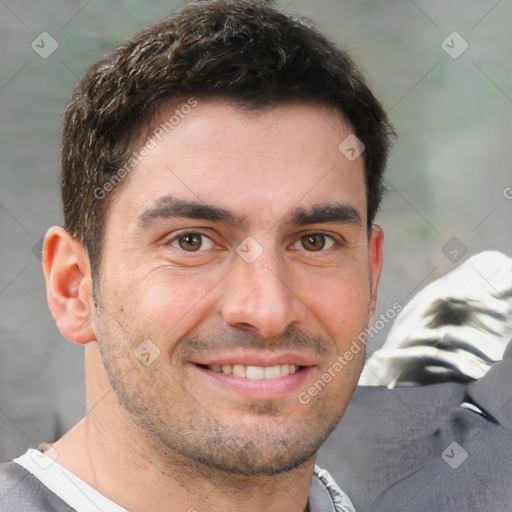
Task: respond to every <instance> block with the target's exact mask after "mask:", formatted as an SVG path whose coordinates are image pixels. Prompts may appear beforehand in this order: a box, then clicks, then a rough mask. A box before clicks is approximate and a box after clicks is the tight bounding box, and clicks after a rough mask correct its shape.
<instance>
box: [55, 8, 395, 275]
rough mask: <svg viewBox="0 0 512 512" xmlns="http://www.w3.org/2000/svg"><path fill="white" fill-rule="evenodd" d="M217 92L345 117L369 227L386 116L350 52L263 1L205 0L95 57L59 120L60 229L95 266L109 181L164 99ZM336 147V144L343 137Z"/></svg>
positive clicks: (384, 148)
mask: <svg viewBox="0 0 512 512" xmlns="http://www.w3.org/2000/svg"><path fill="white" fill-rule="evenodd" d="M191 97H192V98H201V99H209V98H212V99H214V98H223V99H228V100H230V101H233V102H236V103H237V104H240V105H241V106H244V107H247V108H263V107H272V106H274V105H275V106H277V105H279V104H283V103H286V102H292V101H301V102H308V103H318V104H323V105H326V106H329V107H331V108H334V109H336V110H337V111H339V112H341V113H342V114H343V116H344V118H345V119H346V120H347V121H348V122H349V123H350V124H351V126H352V128H353V130H354V133H355V135H356V136H357V137H358V138H359V139H360V140H361V141H362V142H363V144H364V145H365V151H364V161H365V175H366V189H367V201H368V225H369V226H371V225H372V224H373V221H374V217H375V214H376V212H377V210H378V209H379V205H380V202H381V197H382V175H383V172H384V168H385V165H386V160H387V156H388V151H389V147H390V145H391V144H390V140H391V136H392V134H393V133H394V132H393V129H392V127H391V125H390V124H389V121H388V119H387V116H386V113H385V112H384V110H383V108H382V107H381V105H380V103H379V102H378V100H377V99H376V98H375V97H374V95H373V94H372V92H371V91H370V89H369V88H368V87H367V85H366V83H365V80H364V78H363V76H362V75H361V73H360V72H359V70H358V69H357V67H356V66H355V64H354V63H353V61H352V60H351V59H350V57H349V56H348V55H347V54H346V53H345V52H343V51H341V50H340V49H338V48H337V47H336V46H335V45H334V44H333V43H332V42H331V41H329V40H328V39H327V38H325V37H324V36H323V35H322V34H321V33H320V32H319V31H318V30H317V29H316V28H314V27H313V26H312V24H311V23H310V22H308V21H305V20H304V19H300V18H296V17H293V16H290V15H287V14H284V13H282V12H280V11H278V10H277V9H276V8H275V7H273V6H272V5H271V3H270V2H263V1H261V0H260V1H254V0H253V1H250V0H211V1H204V2H195V3H191V4H189V5H186V6H185V7H183V8H182V9H181V10H180V11H178V12H177V13H176V14H175V15H174V16H172V17H170V18H168V19H166V20H164V21H163V22H161V23H158V24H155V25H153V26H151V27H149V28H147V29H146V30H144V31H142V32H141V33H140V34H138V35H136V36H135V37H133V38H132V39H130V40H129V41H127V42H126V43H124V44H123V45H121V46H120V47H118V48H116V49H115V50H113V51H112V52H111V53H109V54H107V55H106V56H105V57H103V58H102V59H101V60H100V61H98V62H97V63H96V64H94V65H93V66H92V67H91V68H90V69H89V70H88V71H87V73H86V74H85V75H84V77H83V78H82V79H81V81H80V82H79V83H78V85H77V87H76V88H75V90H74V92H73V95H72V97H71V100H70V103H69V105H68V107H67V110H66V113H65V117H64V127H63V144H62V198H63V208H64V220H65V226H66V228H67V229H68V231H69V232H70V233H71V234H72V235H73V236H74V237H75V238H77V239H78V240H80V241H81V242H82V244H83V245H84V246H85V248H86V249H87V252H88V254H89V258H90V261H91V266H92V270H93V274H95V271H97V270H98V267H99V263H100V249H101V245H102V240H103V234H104V225H105V216H106V212H107V209H108V205H109V202H110V201H111V200H112V198H113V197H114V195H115V193H114V191H113V190H112V192H109V193H108V194H102V197H98V192H97V191H98V190H103V191H105V190H106V189H108V190H110V189H111V188H112V187H107V188H106V189H105V188H104V187H106V183H107V182H108V181H109V180H112V177H113V176H115V175H116V173H118V172H119V169H122V168H123V166H124V165H126V162H127V160H128V159H129V158H130V155H131V154H132V153H133V151H134V149H136V148H135V147H134V146H135V145H136V144H139V145H140V137H141V132H143V131H144V127H148V125H149V123H151V121H152V120H154V118H155V116H156V115H157V113H158V111H159V109H161V108H162V106H163V105H166V104H168V103H172V102H180V101H183V100H184V99H185V100H186V98H191ZM340 142H341V141H340Z"/></svg>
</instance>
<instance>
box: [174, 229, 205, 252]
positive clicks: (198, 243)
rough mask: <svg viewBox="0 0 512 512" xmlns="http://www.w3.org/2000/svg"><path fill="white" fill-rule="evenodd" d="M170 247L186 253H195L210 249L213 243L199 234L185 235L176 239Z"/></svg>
mask: <svg viewBox="0 0 512 512" xmlns="http://www.w3.org/2000/svg"><path fill="white" fill-rule="evenodd" d="M171 245H172V246H173V247H178V248H179V249H183V250H184V251H188V252H195V251H199V250H201V249H202V250H204V249H210V248H211V247H212V246H213V242H212V241H211V240H210V239H209V238H208V237H206V236H204V235H202V234H201V233H185V234H184V235H181V236H179V237H177V238H176V239H175V240H174V241H173V242H172V243H171Z"/></svg>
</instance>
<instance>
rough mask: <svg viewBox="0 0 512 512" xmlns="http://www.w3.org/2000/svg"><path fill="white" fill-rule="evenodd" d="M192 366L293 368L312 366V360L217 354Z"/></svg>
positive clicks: (288, 354)
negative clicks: (287, 366)
mask: <svg viewBox="0 0 512 512" xmlns="http://www.w3.org/2000/svg"><path fill="white" fill-rule="evenodd" d="M192 362H193V363H194V364H200V365H204V366H212V365H221V366H223V365H228V364H230V365H235V364H240V365H243V366H277V365H282V364H293V365H295V366H313V365H314V364H315V363H314V362H313V360H312V358H310V357H307V356H305V355H301V354H296V353H293V352H282V353H275V352H262V351H258V352H251V353H249V352H244V353H239V354H234V353H232V352H231V353H229V354H217V355H215V356H204V357H200V358H198V359H195V360H194V361H192Z"/></svg>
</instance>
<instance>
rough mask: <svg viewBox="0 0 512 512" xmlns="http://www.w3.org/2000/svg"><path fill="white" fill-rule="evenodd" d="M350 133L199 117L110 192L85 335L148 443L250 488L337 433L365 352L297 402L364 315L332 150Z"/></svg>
mask: <svg viewBox="0 0 512 512" xmlns="http://www.w3.org/2000/svg"><path fill="white" fill-rule="evenodd" d="M173 112H174V109H172V110H170V111H169V112H167V113H166V115H164V116H163V117H162V119H163V120H164V121H166V120H168V118H170V117H171V115H172V114H173ZM349 133H350V129H349V127H348V126H347V125H346V124H345V123H344V122H343V121H342V120H341V118H340V116H339V115H337V114H335V113H333V112H331V111H330V110H328V109H326V108H323V107H319V106H307V105H290V106H281V107H278V108H274V109H271V110H259V111H255V112H254V111H252V112H242V111H240V110H238V109H237V108H235V107H234V106H232V105H231V104H227V103H220V102H219V103H217V102H199V105H198V106H197V107H195V108H194V109H193V111H192V112H191V113H190V114H189V115H188V116H187V117H186V118H185V119H183V120H181V121H180V124H179V125H178V126H176V127H175V128H174V130H172V131H171V132H170V133H168V134H165V136H164V137H163V139H162V140H161V141H158V140H157V144H156V147H154V148H153V149H152V150H151V151H150V152H149V154H148V155H146V156H145V157H144V159H143V160H142V161H141V162H140V163H139V164H138V166H137V167H136V168H135V169H134V170H133V171H132V174H131V175H130V177H129V179H128V180H127V182H126V183H123V184H122V185H121V186H120V189H119V190H117V191H116V197H115V198H114V200H113V202H112V205H111V206H110V211H109V216H108V219H107V224H106V232H105V244H104V247H103V251H102V263H101V269H100V272H99V278H98V283H97V287H96V288H97V299H98V304H99V306H98V307H97V309H96V313H95V320H94V329H95V333H96V337H97V340H98V343H99V346H100V351H101V354H102V359H103V364H104V366H105V371H106V374H107V376H108V378H109V381H110V385H111V386H112V387H113V389H114V391H115V392H116V394H117V397H118V399H119V402H120V403H121V405H122V406H123V407H124V409H123V411H125V412H126V415H127V417H128V418H129V421H133V422H134V423H135V424H136V425H137V426H138V427H140V428H141V429H142V431H143V432H144V434H145V435H147V436H148V439H151V440H153V441H154V440H155V439H156V440H158V441H159V442H163V444H164V445H165V446H166V447H168V448H169V449H171V450H173V452H174V453H175V454H179V455H180V456H182V457H185V458H186V459H188V460H192V461H196V462H202V463H204V464H206V465H208V466H210V467H215V468H217V469H222V470H226V471H232V472H237V473H241V474H265V473H273V472H281V471H285V470H289V469H291V468H292V467H295V466H297V465H298V464H300V463H302V462H304V461H306V460H307V459H308V458H310V457H311V456H312V455H313V454H314V453H315V452H316V451H317V449H318V448H319V446H320V445H321V443H322V442H323V441H324V440H325V439H326V437H327V436H328V435H329V433H330V432H331V431H332V429H333V428H334V427H335V425H336V423H337V422H338V421H339V419H340V417H341V415H342V413H343V411H344V409H345V407H346V405H347V403H348V401H349V399H350V396H351V394H352V391H353V389H354V387H355V385H356V382H357V379H358V376H359V373H360V370H361V367H362V363H363V357H364V354H363V352H364V351H362V350H361V351H360V352H359V353H358V354H354V357H353V359H352V360H351V361H350V362H349V363H348V364H346V365H345V366H343V368H342V369H341V370H339V371H337V372H334V377H332V378H331V379H330V382H329V383H328V384H326V385H325V387H324V389H322V390H321V391H319V392H318V394H317V395H316V396H314V397H312V398H311V400H310V401H309V403H307V404H303V403H301V401H299V399H298V397H299V394H300V393H303V392H307V390H308V389H309V388H311V386H313V385H314V384H315V382H317V381H318V379H322V375H324V374H326V372H328V370H329V369H331V374H332V373H333V370H332V367H333V364H334V363H335V361H336V358H337V356H338V355H342V354H344V353H345V352H346V351H347V350H348V349H349V348H350V345H351V343H352V341H353V340H355V339H356V338H357V336H358V334H359V333H360V332H361V331H363V330H364V329H365V328H366V327H367V325H368V321H369V315H370V311H371V309H372V307H373V306H374V304H373V300H372V292H373V293H375V288H376V286H377V281H378V275H379V273H380V264H381V261H380V248H381V242H382V238H381V236H380V231H378V230H377V231H374V233H373V235H372V237H371V240H370V242H369V240H368V235H367V230H366V193H365V183H364V171H363V165H364V162H363V158H362V157H360V158H357V159H356V160H355V161H350V160H349V159H347V158H346V157H345V156H343V154H342V153H341V152H340V151H339V150H338V146H339V144H340V142H342V141H343V140H344V139H345V138H346V137H347V135H349ZM141 343H142V345H141ZM155 357H156V359H155ZM153 359H154V360H153ZM290 365H293V366H290ZM221 368H223V369H224V370H225V371H222V370H221ZM294 368H295V370H294ZM226 372H227V373H226ZM287 373H289V375H287ZM244 375H245V376H244ZM262 377H263V378H262ZM302 402H304V400H302Z"/></svg>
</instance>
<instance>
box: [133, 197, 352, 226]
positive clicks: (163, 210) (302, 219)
mask: <svg viewBox="0 0 512 512" xmlns="http://www.w3.org/2000/svg"><path fill="white" fill-rule="evenodd" d="M173 218H188V219H196V220H207V221H211V222H221V223H223V224H227V225H228V226H231V227H234V228H247V227H248V224H249V222H248V218H247V217H246V216H245V215H241V214H239V213H235V212H232V211H230V210H227V209H225V208H222V207H220V206H215V205H210V204H206V203H202V202H196V201H185V200H182V199H177V198H175V197H173V196H165V197H162V198H160V199H158V200H157V201H156V202H155V204H154V205H153V206H152V207H151V208H149V209H148V210H146V211H144V212H143V213H141V214H140V215H139V216H138V218H137V225H138V226H139V227H140V228H147V227H149V226H150V225H151V224H153V223H154V222H156V221H158V220H162V219H163V220H165V219H173ZM284 221H285V223H287V224H289V225H292V226H306V225H309V224H321V223H326V222H335V223H342V224H350V223H353V224H359V225H360V224H362V219H361V215H360V214H359V212H358V211H357V209H356V208H354V207H353V206H351V205H349V204H331V203H330V204H321V205H313V206H310V207H308V208H303V207H298V208H296V209H295V210H293V211H291V212H290V213H288V214H287V215H286V216H285V217H284Z"/></svg>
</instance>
